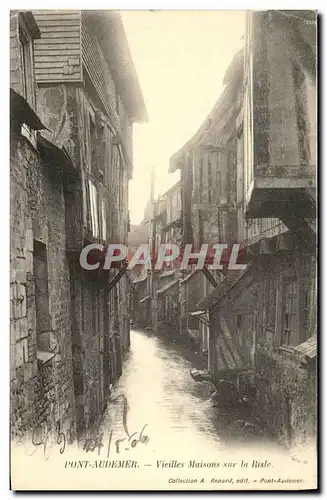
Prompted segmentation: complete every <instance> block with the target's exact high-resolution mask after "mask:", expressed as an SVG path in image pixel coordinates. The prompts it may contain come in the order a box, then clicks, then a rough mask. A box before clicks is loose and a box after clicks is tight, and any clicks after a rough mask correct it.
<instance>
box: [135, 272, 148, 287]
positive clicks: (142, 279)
mask: <svg viewBox="0 0 327 500" xmlns="http://www.w3.org/2000/svg"><path fill="white" fill-rule="evenodd" d="M147 277H148V275H147V274H145V275H144V274H141V276H138V277H137V278H136V279H135V280H133V281H132V283H133V285H135V283H142V281H145V280H146V279H147Z"/></svg>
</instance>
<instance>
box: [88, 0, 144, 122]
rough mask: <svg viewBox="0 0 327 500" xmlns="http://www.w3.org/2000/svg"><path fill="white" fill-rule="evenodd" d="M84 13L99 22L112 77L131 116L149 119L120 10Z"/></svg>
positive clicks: (98, 30) (99, 37)
mask: <svg viewBox="0 0 327 500" xmlns="http://www.w3.org/2000/svg"><path fill="white" fill-rule="evenodd" d="M84 12H86V13H87V15H88V16H90V17H92V18H93V20H94V22H95V23H96V34H97V39H98V42H99V44H100V45H101V48H102V50H103V55H104V57H105V59H106V61H107V63H108V66H109V69H110V71H111V73H112V76H113V79H114V81H115V82H117V83H118V84H119V88H120V91H121V98H122V100H123V102H124V104H125V106H126V108H127V110H128V113H129V115H130V116H131V117H132V118H133V120H134V121H137V122H146V121H148V115H147V111H146V107H145V102H144V99H143V95H142V91H141V87H140V83H139V80H138V76H137V73H136V69H135V66H134V62H133V59H132V56H131V53H130V50H129V45H128V41H127V36H126V33H125V28H124V24H123V21H122V18H121V15H120V13H119V12H118V11H114V10H87V11H84ZM113 47H114V50H113Z"/></svg>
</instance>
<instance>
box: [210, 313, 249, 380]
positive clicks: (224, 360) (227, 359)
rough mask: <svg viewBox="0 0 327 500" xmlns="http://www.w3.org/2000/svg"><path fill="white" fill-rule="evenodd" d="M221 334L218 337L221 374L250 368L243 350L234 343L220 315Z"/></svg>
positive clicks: (219, 369) (217, 346)
mask: <svg viewBox="0 0 327 500" xmlns="http://www.w3.org/2000/svg"><path fill="white" fill-rule="evenodd" d="M220 327H221V333H219V334H218V335H217V341H216V350H217V357H218V359H217V368H218V374H219V372H233V371H240V370H244V369H246V368H248V366H247V363H246V361H245V359H244V358H243V355H242V352H241V349H240V348H239V346H237V345H236V343H235V341H233V339H232V336H231V334H230V332H229V329H228V326H227V324H226V321H225V319H224V317H223V316H221V315H220Z"/></svg>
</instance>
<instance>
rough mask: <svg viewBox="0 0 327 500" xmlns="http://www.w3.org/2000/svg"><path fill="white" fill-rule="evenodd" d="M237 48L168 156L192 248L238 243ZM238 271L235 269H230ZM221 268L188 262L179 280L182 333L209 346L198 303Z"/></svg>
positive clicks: (240, 60)
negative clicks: (211, 97) (213, 94)
mask: <svg viewBox="0 0 327 500" xmlns="http://www.w3.org/2000/svg"><path fill="white" fill-rule="evenodd" d="M243 52H244V51H243V49H241V50H239V51H238V52H237V53H236V54H235V55H234V58H233V60H232V62H231V64H230V66H229V68H228V69H227V71H226V73H225V76H224V80H223V85H224V87H223V89H222V92H221V95H220V97H219V99H218V101H217V103H216V104H215V106H214V108H213V109H212V111H211V112H210V113H209V115H208V117H207V118H206V119H205V121H204V123H203V124H202V125H201V127H200V128H199V130H198V131H197V132H196V134H195V135H194V136H193V137H192V138H191V139H190V140H189V141H188V142H187V143H186V144H185V145H184V146H183V147H182V148H181V149H180V150H179V151H178V152H177V153H175V154H174V155H173V156H172V158H171V160H170V167H169V171H170V172H174V171H176V170H177V169H180V170H181V190H182V229H183V231H182V243H183V245H184V246H185V244H187V243H191V244H192V245H193V247H194V251H199V250H200V248H201V245H202V244H208V245H213V244H215V243H223V244H227V245H231V244H233V243H237V242H238V241H237V234H238V220H237V160H236V158H237V144H238V138H239V122H240V113H241V111H242V83H243V66H244V54H243ZM230 272H231V273H234V274H235V271H230ZM225 274H226V273H225V272H224V274H223V273H222V272H220V271H218V270H216V271H214V270H212V271H209V270H208V269H204V271H203V272H201V271H200V272H199V271H198V270H196V268H195V266H194V265H193V266H192V267H191V266H190V269H189V270H188V271H187V272H186V275H185V276H184V278H183V280H182V281H181V283H180V303H181V317H180V334H181V335H185V334H186V335H189V336H190V337H191V338H193V339H194V340H195V341H196V342H197V343H198V344H200V346H201V348H202V350H207V349H208V335H209V329H208V318H207V315H206V314H205V313H204V311H201V310H199V308H198V307H197V303H198V302H199V300H201V299H202V298H203V297H205V296H207V295H208V294H209V293H211V291H212V290H213V288H215V287H217V286H218V285H219V284H220V283H221V282H222V280H223V279H224V277H225Z"/></svg>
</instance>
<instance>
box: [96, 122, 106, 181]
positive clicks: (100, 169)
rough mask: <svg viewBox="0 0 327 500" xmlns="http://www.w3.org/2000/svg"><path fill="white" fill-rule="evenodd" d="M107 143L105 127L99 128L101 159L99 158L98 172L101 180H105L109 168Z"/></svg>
mask: <svg viewBox="0 0 327 500" xmlns="http://www.w3.org/2000/svg"><path fill="white" fill-rule="evenodd" d="M107 147H108V146H107V142H106V134H105V128H104V125H100V126H99V149H100V157H99V165H98V172H99V175H100V177H101V179H103V178H104V174H105V171H106V169H107V167H108V165H107Z"/></svg>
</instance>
